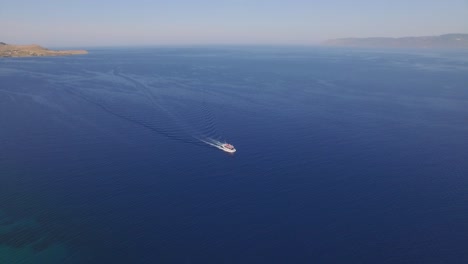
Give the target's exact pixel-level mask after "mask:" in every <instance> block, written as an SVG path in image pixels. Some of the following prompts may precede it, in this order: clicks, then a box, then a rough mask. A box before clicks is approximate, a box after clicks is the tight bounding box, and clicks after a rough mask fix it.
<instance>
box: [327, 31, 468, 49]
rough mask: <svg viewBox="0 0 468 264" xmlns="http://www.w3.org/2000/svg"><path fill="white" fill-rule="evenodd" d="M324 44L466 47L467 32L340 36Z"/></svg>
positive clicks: (381, 46)
mask: <svg viewBox="0 0 468 264" xmlns="http://www.w3.org/2000/svg"><path fill="white" fill-rule="evenodd" d="M324 45H326V46H341V47H365V48H442V49H464V48H468V34H445V35H440V36H424V37H403V38H340V39H331V40H327V41H326V42H324Z"/></svg>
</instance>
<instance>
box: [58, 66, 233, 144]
mask: <svg viewBox="0 0 468 264" xmlns="http://www.w3.org/2000/svg"><path fill="white" fill-rule="evenodd" d="M108 74H110V75H111V76H110V77H111V78H113V80H118V79H120V80H121V81H122V86H119V88H118V89H117V88H116V89H109V88H108V87H106V86H100V87H88V88H81V87H83V86H82V85H81V84H79V83H75V84H72V85H71V86H69V87H68V88H69V89H67V90H68V91H69V92H70V93H72V94H73V95H75V96H77V97H79V98H81V99H83V100H85V101H86V102H88V103H90V104H93V105H95V106H96V107H99V108H100V109H101V110H103V111H105V112H107V113H108V114H111V115H113V116H114V117H118V118H121V119H123V120H126V121H129V122H131V123H134V124H136V125H139V126H142V127H145V128H147V129H150V130H152V131H154V132H157V133H158V134H160V135H163V136H165V137H167V138H169V139H172V140H176V141H179V142H184V143H189V144H196V145H205V144H207V145H209V146H212V147H215V148H218V149H221V150H223V151H226V152H235V149H234V147H232V146H231V145H229V144H227V143H223V142H221V141H219V140H216V139H214V138H220V137H219V133H218V131H217V129H216V122H215V118H214V116H213V113H212V111H211V110H210V108H209V105H208V104H207V103H206V101H205V94H206V91H205V87H202V88H198V89H197V87H191V86H190V85H186V84H180V83H178V82H174V83H172V84H171V86H172V87H174V89H184V91H185V90H187V92H188V93H193V94H194V96H195V97H194V98H195V99H198V101H197V100H193V101H190V105H188V104H184V102H183V101H180V100H177V99H178V98H172V97H170V96H168V95H167V94H166V95H163V94H164V89H158V87H156V86H155V84H153V83H152V84H147V83H146V81H145V80H144V79H141V78H138V77H137V76H134V75H129V74H125V73H123V72H122V71H121V70H120V68H117V69H114V70H112V71H111V72H110V73H108ZM126 86H127V87H128V88H126V89H125V87H126ZM122 88H124V89H122ZM129 88H131V89H129ZM165 90H167V89H165ZM174 99H175V100H174ZM231 147H232V149H230V148H231Z"/></svg>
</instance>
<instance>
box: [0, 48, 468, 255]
mask: <svg viewBox="0 0 468 264" xmlns="http://www.w3.org/2000/svg"><path fill="white" fill-rule="evenodd" d="M467 57H468V56H467V53H466V52H464V51H452V52H447V51H422V52H421V51H418V52H415V51H398V52H395V51H378V50H356V49H325V48H300V47H282V48H280V47H197V48H182V47H177V48H175V47H174V48H170V47H159V48H127V49H124V48H120V49H94V50H93V49H91V50H90V54H89V55H86V56H72V57H56V58H21V59H2V60H0V124H1V125H0V263H466V262H467V261H468V253H467V251H466V246H467V245H468V241H467V239H466V235H465V234H466V233H467V232H468V225H467V223H468V213H467V211H466V210H465V204H467V203H468V196H467V194H468V189H467V186H468V178H467V177H466V175H468V163H467V162H466V160H468V140H467V138H466V135H467V134H468V126H467V123H466V117H467V116H468V108H467V107H466V106H467V105H468V90H467V87H466V84H467V83H468V75H467V74H466V72H467V71H468V60H467V59H466V58H467ZM206 138H214V139H217V140H220V141H224V140H226V141H227V142H229V143H232V144H234V146H235V147H236V149H237V152H236V153H235V154H234V155H230V154H227V153H223V152H221V151H220V150H218V149H216V148H213V147H211V146H209V145H207V144H205V143H204V142H203V141H201V140H200V139H206Z"/></svg>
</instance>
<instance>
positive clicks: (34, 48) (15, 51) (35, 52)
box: [0, 42, 88, 57]
mask: <svg viewBox="0 0 468 264" xmlns="http://www.w3.org/2000/svg"><path fill="white" fill-rule="evenodd" d="M87 53H88V52H87V51H86V50H57V51H56V50H49V49H46V48H43V47H41V46H39V45H9V44H6V43H5V42H0V57H37V56H67V55H78V54H87Z"/></svg>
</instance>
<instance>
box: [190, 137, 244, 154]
mask: <svg viewBox="0 0 468 264" xmlns="http://www.w3.org/2000/svg"><path fill="white" fill-rule="evenodd" d="M198 140H200V141H201V142H204V143H205V144H208V145H210V146H212V147H215V148H218V149H220V150H222V151H226V152H230V153H234V152H236V149H235V148H234V146H232V145H230V144H228V143H226V142H221V141H218V140H216V139H214V138H209V137H207V138H205V139H201V138H198Z"/></svg>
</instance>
